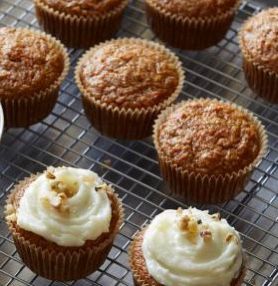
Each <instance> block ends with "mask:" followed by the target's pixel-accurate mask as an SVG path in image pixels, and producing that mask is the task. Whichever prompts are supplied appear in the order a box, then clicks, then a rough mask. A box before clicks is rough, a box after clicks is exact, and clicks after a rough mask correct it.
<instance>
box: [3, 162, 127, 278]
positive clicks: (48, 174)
mask: <svg viewBox="0 0 278 286" xmlns="http://www.w3.org/2000/svg"><path fill="white" fill-rule="evenodd" d="M122 218H123V210H122V205H121V202H120V201H119V199H118V197H117V195H115V194H114V192H113V189H112V188H111V187H110V186H108V185H106V184H105V183H104V182H103V181H102V180H101V179H100V177H99V176H98V175H97V174H96V173H94V172H91V171H89V170H84V169H76V168H70V167H58V168H53V167H50V168H48V169H47V170H46V171H45V172H44V173H42V174H38V175H36V176H31V177H30V178H27V179H25V180H24V181H22V182H20V183H19V184H18V185H17V186H16V187H15V188H14V190H13V191H12V193H11V195H10V197H9V199H8V201H7V205H6V221H7V224H8V227H9V230H10V232H11V234H12V236H13V239H14V242H15V245H16V248H17V251H18V253H19V255H20V257H21V259H22V260H23V262H24V263H25V264H26V265H27V266H28V267H29V268H30V269H31V270H32V271H34V272H35V273H37V274H39V275H41V276H43V277H45V278H48V279H51V280H62V281H67V280H75V279H79V278H82V277H85V276H87V275H88V274H90V273H92V272H94V271H95V270H97V268H98V267H99V266H100V265H101V264H102V263H103V262H104V260H105V258H106V256H107V254H108V252H109V251H110V249H111V247H112V244H113V240H114V238H115V236H116V234H117V233H118V231H119V227H120V225H121V223H122Z"/></svg>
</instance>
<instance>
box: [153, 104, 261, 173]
mask: <svg viewBox="0 0 278 286" xmlns="http://www.w3.org/2000/svg"><path fill="white" fill-rule="evenodd" d="M158 132H159V133H158V144H159V147H160V152H161V153H162V155H164V156H166V158H169V160H171V162H173V163H174V164H176V165H177V166H180V167H182V168H183V170H186V171H188V172H194V173H201V174H207V175H213V174H214V175H218V174H226V173H232V172H238V171H239V170H241V169H243V168H245V167H247V166H248V165H249V164H250V163H251V162H253V161H254V159H255V158H256V157H257V155H258V153H259V151H260V137H259V131H258V130H257V127H256V125H255V123H254V122H252V121H251V119H250V118H249V116H248V115H246V114H245V113H243V112H241V111H240V110H238V109H236V108H235V107H233V106H232V105H230V104H228V103H224V102H220V101H217V100H210V99H203V100H196V101H187V102H184V104H182V105H181V106H179V107H178V108H177V109H176V110H175V111H174V112H172V113H171V114H169V115H168V117H167V119H166V120H165V122H163V123H162V124H161V125H160V126H159V130H158Z"/></svg>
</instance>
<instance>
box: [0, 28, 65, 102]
mask: <svg viewBox="0 0 278 286" xmlns="http://www.w3.org/2000/svg"><path fill="white" fill-rule="evenodd" d="M64 64H65V63H64V55H63V53H62V52H61V51H59V50H58V49H57V47H56V46H55V44H54V43H52V42H51V41H50V40H49V39H48V38H47V36H46V35H43V34H41V35H39V34H38V33H35V32H33V31H31V30H27V29H24V30H23V29H16V28H9V27H5V28H0V83H1V84H0V98H3V99H5V98H9V99H11V98H19V97H31V96H32V95H33V94H35V93H38V92H40V91H44V90H45V89H47V88H49V87H50V86H51V85H52V84H53V83H54V82H55V81H56V80H57V79H58V78H59V76H60V75H61V73H62V72H63V70H64Z"/></svg>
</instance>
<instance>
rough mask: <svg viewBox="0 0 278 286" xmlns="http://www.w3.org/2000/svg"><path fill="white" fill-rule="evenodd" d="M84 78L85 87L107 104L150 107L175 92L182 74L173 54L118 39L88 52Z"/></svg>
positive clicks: (82, 70) (83, 65) (81, 77)
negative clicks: (173, 58) (172, 56)
mask: <svg viewBox="0 0 278 286" xmlns="http://www.w3.org/2000/svg"><path fill="white" fill-rule="evenodd" d="M80 79H81V83H82V85H83V88H84V89H85V90H86V91H87V92H88V93H89V94H90V95H91V96H93V97H94V98H95V99H97V100H100V101H101V102H103V103H106V104H108V105H112V106H118V107H120V108H121V107H123V108H147V107H150V106H155V105H157V104H159V103H161V102H163V101H164V100H165V99H167V98H168V97H169V96H171V95H172V94H173V92H174V91H175V90H176V88H177V86H178V84H179V73H178V68H177V67H176V65H175V63H174V62H173V60H171V59H170V58H169V55H167V54H166V53H164V52H162V51H160V50H158V49H155V48H153V47H146V46H145V45H143V44H140V43H123V42H121V41H119V42H117V41H114V42H110V43H108V44H107V45H104V46H101V47H100V48H99V49H97V50H94V51H93V53H91V54H88V56H87V57H86V61H85V60H84V61H83V64H82V65H81V69H80Z"/></svg>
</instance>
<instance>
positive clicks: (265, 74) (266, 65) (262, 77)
mask: <svg viewBox="0 0 278 286" xmlns="http://www.w3.org/2000/svg"><path fill="white" fill-rule="evenodd" d="M239 37H240V47H241V51H242V54H243V69H244V72H245V77H246V80H247V82H248V84H249V86H250V88H251V89H253V90H254V91H255V92H256V93H257V94H258V95H259V96H261V97H263V98H265V99H267V100H269V101H271V102H274V103H278V8H271V9H267V10H264V11H262V12H261V13H259V14H257V15H255V16H253V17H251V18H250V19H248V20H247V21H246V22H245V24H244V25H243V26H242V29H241V31H240V35H239Z"/></svg>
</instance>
